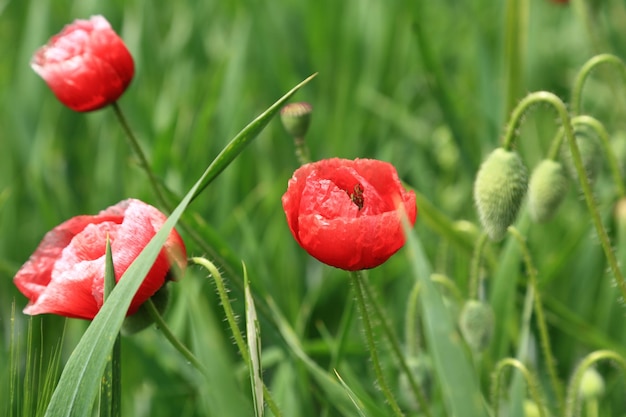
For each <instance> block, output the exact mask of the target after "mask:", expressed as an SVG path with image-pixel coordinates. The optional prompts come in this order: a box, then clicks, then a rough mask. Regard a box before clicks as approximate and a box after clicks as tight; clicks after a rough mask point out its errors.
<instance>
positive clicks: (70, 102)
mask: <svg viewBox="0 0 626 417" xmlns="http://www.w3.org/2000/svg"><path fill="white" fill-rule="evenodd" d="M31 66H32V68H33V70H35V72H36V73H37V74H39V75H40V76H41V78H43V79H44V81H45V82H46V83H47V84H48V87H50V89H51V90H52V92H53V93H54V94H55V95H56V96H57V98H58V99H59V101H61V103H63V104H65V105H66V106H67V107H69V108H70V109H72V110H75V111H81V112H83V111H91V110H97V109H99V108H101V107H104V106H106V105H107V104H111V103H113V102H114V101H116V100H117V99H118V98H119V97H120V96H121V95H122V94H123V93H124V91H125V90H126V87H128V84H130V82H131V80H132V79H133V75H134V74H135V64H134V63H133V57H132V56H131V54H130V52H128V49H127V48H126V45H124V41H122V39H120V37H119V36H117V34H116V33H115V31H113V29H112V28H111V25H110V24H109V22H108V21H107V20H106V19H105V18H104V17H102V16H92V17H91V19H89V20H75V21H74V23H72V24H71V25H67V26H65V28H63V30H62V31H61V33H59V34H58V35H55V36H53V37H52V39H50V41H49V42H48V44H47V45H45V46H43V47H41V48H40V49H39V50H38V51H37V52H36V53H35V55H34V56H33V58H32V60H31Z"/></svg>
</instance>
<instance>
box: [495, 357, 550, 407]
mask: <svg viewBox="0 0 626 417" xmlns="http://www.w3.org/2000/svg"><path fill="white" fill-rule="evenodd" d="M507 367H511V368H515V369H517V370H518V371H520V372H521V373H522V375H523V376H524V379H525V380H526V385H528V391H529V392H530V396H531V398H532V399H533V401H535V403H536V404H537V407H538V408H539V415H540V416H541V417H546V416H547V415H546V412H545V404H544V402H543V400H542V399H541V396H540V395H539V384H538V383H537V379H536V378H535V377H534V375H533V374H532V373H531V372H530V371H529V370H528V368H526V366H525V365H524V364H523V363H522V362H520V361H518V360H517V359H513V358H504V359H502V360H501V361H499V362H498V363H497V364H496V369H495V371H494V372H493V374H492V376H491V406H492V407H493V412H494V417H498V415H499V411H500V410H499V408H500V407H499V403H500V392H501V391H502V390H501V386H502V376H503V374H504V370H505V369H506V368H507Z"/></svg>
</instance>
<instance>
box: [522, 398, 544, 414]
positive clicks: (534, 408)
mask: <svg viewBox="0 0 626 417" xmlns="http://www.w3.org/2000/svg"><path fill="white" fill-rule="evenodd" d="M541 415H542V414H541V411H540V410H539V405H538V404H537V403H536V402H534V401H532V400H529V399H525V400H524V417H540V416H541Z"/></svg>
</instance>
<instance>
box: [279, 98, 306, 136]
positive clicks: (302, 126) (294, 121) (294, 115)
mask: <svg viewBox="0 0 626 417" xmlns="http://www.w3.org/2000/svg"><path fill="white" fill-rule="evenodd" d="M312 112H313V107H311V105H310V104H309V103H305V102H298V103H289V104H287V105H286V106H285V107H283V108H282V109H281V110H280V121H281V122H282V123H283V127H284V128H285V130H286V131H287V133H289V134H290V135H291V136H293V137H294V138H302V137H304V135H305V134H306V132H307V130H309V124H310V123H311V113H312Z"/></svg>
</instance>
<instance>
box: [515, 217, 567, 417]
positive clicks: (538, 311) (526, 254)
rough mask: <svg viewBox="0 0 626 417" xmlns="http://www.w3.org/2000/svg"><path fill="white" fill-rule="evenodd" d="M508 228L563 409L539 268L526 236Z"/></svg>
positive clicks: (561, 385)
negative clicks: (522, 266) (525, 276)
mask: <svg viewBox="0 0 626 417" xmlns="http://www.w3.org/2000/svg"><path fill="white" fill-rule="evenodd" d="M508 230H509V233H511V234H512V235H513V237H515V239H516V240H517V242H518V244H519V246H520V249H521V251H522V256H523V258H524V263H525V264H526V271H527V273H528V281H529V285H530V286H531V287H532V289H533V292H534V300H535V301H534V307H535V317H536V320H537V326H538V327H539V339H540V342H541V350H542V352H543V356H544V359H545V361H546V367H547V368H548V375H549V376H550V383H551V384H552V390H553V391H554V395H555V396H556V400H557V403H558V407H559V410H563V409H564V406H565V404H564V398H563V384H562V383H561V381H560V380H559V376H558V374H557V370H556V361H555V360H554V356H553V355H552V347H551V345H550V336H549V335H548V326H547V324H546V319H545V316H544V314H543V305H542V303H541V292H540V291H539V286H538V285H537V270H536V269H535V266H534V264H533V262H532V258H531V255H530V251H529V250H528V246H527V245H526V240H525V239H524V237H523V236H522V235H521V233H520V232H519V231H518V230H517V229H515V228H514V227H509V229H508Z"/></svg>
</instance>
